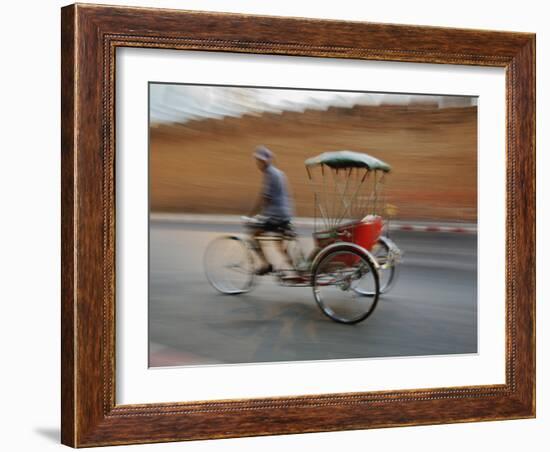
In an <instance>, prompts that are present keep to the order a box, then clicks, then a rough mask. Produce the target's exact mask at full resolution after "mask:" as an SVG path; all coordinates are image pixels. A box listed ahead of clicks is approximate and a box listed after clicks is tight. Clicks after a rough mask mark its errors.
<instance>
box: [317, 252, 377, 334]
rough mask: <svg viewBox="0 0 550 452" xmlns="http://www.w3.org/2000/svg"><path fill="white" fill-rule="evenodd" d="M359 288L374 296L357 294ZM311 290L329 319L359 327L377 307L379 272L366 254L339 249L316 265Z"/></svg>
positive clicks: (329, 253) (327, 254)
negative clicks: (356, 324)
mask: <svg viewBox="0 0 550 452" xmlns="http://www.w3.org/2000/svg"><path fill="white" fill-rule="evenodd" d="M358 284H361V285H362V286H363V287H368V288H369V291H372V292H373V294H374V295H373V296H369V297H364V296H362V295H361V294H359V293H357V291H356V290H355V287H356V286H357V285H358ZM312 287H313V296H314V298H315V301H316V302H317V304H318V306H319V307H320V308H321V310H322V311H323V313H324V314H325V315H326V316H327V317H329V318H330V319H332V320H334V321H335V322H339V323H346V324H354V323H359V322H361V321H363V320H365V319H366V318H367V317H369V316H370V315H371V314H372V313H373V312H374V309H375V308H376V305H377V303H378V295H379V288H380V286H379V279H378V270H377V269H376V266H375V265H374V264H373V262H371V260H370V259H369V258H368V256H367V255H366V254H365V253H362V252H360V251H359V250H356V249H354V248H351V247H349V246H346V245H342V246H338V247H336V248H334V249H333V250H331V251H329V252H327V253H326V255H324V256H322V257H321V258H320V260H319V262H318V263H316V264H315V266H314V268H313V272H312Z"/></svg>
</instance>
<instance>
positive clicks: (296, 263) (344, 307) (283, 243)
mask: <svg viewBox="0 0 550 452" xmlns="http://www.w3.org/2000/svg"><path fill="white" fill-rule="evenodd" d="M255 157H256V159H257V161H258V160H259V161H258V162H257V163H258V166H259V168H260V169H261V170H262V171H263V172H264V190H263V195H262V196H263V198H260V201H259V202H258V203H257V206H256V209H253V210H260V211H261V214H260V215H257V216H255V217H252V218H249V217H246V218H245V220H244V223H245V228H246V230H247V234H245V235H243V236H240V235H228V236H222V237H219V238H217V239H215V240H214V241H213V242H211V243H210V244H209V246H208V248H207V250H206V253H205V270H206V276H207V279H208V281H209V282H210V284H211V285H212V286H213V287H214V288H215V289H216V290H218V291H219V292H221V293H223V294H227V295H237V294H243V293H246V292H249V291H250V290H251V289H252V287H253V286H254V282H255V279H256V278H257V277H258V276H260V275H266V274H272V275H274V276H275V278H276V280H277V282H279V283H280V284H281V285H283V286H286V287H300V286H311V287H312V288H313V296H314V299H315V301H316V302H317V304H318V305H319V307H320V308H321V310H322V311H323V313H324V314H325V315H327V316H328V317H330V318H331V319H332V320H334V321H337V322H341V323H347V324H353V323H358V322H361V321H362V320H365V319H366V318H367V317H369V316H370V315H371V314H372V312H373V311H374V309H375V308H376V305H377V303H378V299H379V297H380V295H381V294H384V293H386V292H388V291H389V290H390V288H391V287H392V285H393V283H394V282H395V278H396V271H397V264H398V263H399V260H400V257H401V251H400V250H399V249H398V248H397V246H396V245H395V244H394V243H393V242H392V241H391V240H390V239H389V238H388V237H387V236H385V235H383V231H384V222H383V219H382V216H381V215H380V213H381V212H382V211H383V209H384V203H383V198H382V189H383V185H384V180H385V176H386V174H387V173H389V172H390V170H391V168H390V166H389V165H388V164H386V163H384V162H383V161H381V160H379V159H377V158H375V157H372V156H370V155H368V154H365V153H359V152H353V151H332V152H325V153H323V154H320V155H318V156H316V157H312V158H309V159H307V160H306V161H305V166H306V170H307V174H308V178H309V181H310V182H311V183H312V185H313V187H314V191H315V195H314V203H315V212H316V214H315V218H314V222H313V223H314V231H313V234H312V235H313V243H314V246H313V250H312V251H311V252H310V253H309V254H308V255H307V256H306V255H305V253H304V252H303V250H302V247H301V245H300V242H299V240H298V238H297V234H296V232H295V230H294V227H293V225H292V223H291V221H290V220H291V219H290V216H291V206H290V202H289V199H288V192H287V187H286V178H285V177H284V174H282V172H281V171H280V170H278V169H276V168H274V167H273V162H272V160H273V156H272V154H271V152H270V151H269V150H268V149H266V148H263V147H262V148H259V149H257V151H256V153H255ZM274 198H275V199H276V202H275V203H274V204H275V205H274V206H273V205H270V199H274ZM262 199H263V201H262ZM265 204H267V205H265ZM265 207H267V209H266V208H265ZM270 207H271V210H270V209H269V208H270ZM266 213H267V215H266ZM266 241H271V242H275V243H276V245H277V247H278V248H279V250H280V251H281V252H282V255H283V258H284V265H285V268H278V269H274V268H273V266H272V265H271V264H270V263H269V262H268V261H267V259H266V257H265V254H264V252H263V249H262V243H264V242H266Z"/></svg>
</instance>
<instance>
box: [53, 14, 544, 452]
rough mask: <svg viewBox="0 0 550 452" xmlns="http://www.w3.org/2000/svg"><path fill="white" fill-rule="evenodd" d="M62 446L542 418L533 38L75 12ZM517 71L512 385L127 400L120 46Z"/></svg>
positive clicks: (510, 100)
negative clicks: (118, 346) (122, 354)
mask: <svg viewBox="0 0 550 452" xmlns="http://www.w3.org/2000/svg"><path fill="white" fill-rule="evenodd" d="M61 34H62V68H61V72H62V144H61V146H62V149H61V154H62V168H61V169H62V300H61V301H62V331H61V333H62V346H61V353H62V354H61V356H62V361H61V362H62V365H61V377H62V378H61V385H62V404H61V406H62V429H61V438H62V442H63V443H64V444H66V445H70V446H73V447H85V446H100V445H112V444H131V443H148V442H161V441H180V440H195V439H208V438H227V437H238V436H254V435H274V434H285V433H300V432H320V431H335V430H349V429H365V428H376V427H390V426H404V425H423V424H441V423H451V422H469V421H485V420H499V419H520V418H530V417H534V416H535V35H533V34H529V33H509V32H494V31H482V30H465V29H449V28H436V27H420V26H408V25H387V24H374V23H359V22H340V21H329V20H314V19H298V18H280V17H265V16H247V15H239V14H219V13H204V12H188V11H176V10H162V9H147V8H126V7H109V6H94V5H79V4H76V5H71V6H67V7H64V8H63V9H62V26H61ZM118 47H147V48H163V49H183V50H202V51H204V50H208V51H219V52H237V53H255V54H273V55H298V56H314V57H329V58H353V59H366V60H384V61H395V62H420V63H439V64H461V65H474V66H496V67H503V68H505V69H506V113H507V115H506V116H507V119H506V138H507V140H506V193H507V200H506V383H505V384H502V385H488V386H471V387H450V388H425V389H415V390H400V391H379V392H362V393H346V394H324V395H323V394H321V395H316V396H297V397H273V398H264V399H243V400H220V401H209V402H178V401H174V402H173V403H160V404H147V405H117V404H116V403H115V366H116V362H115V315H116V312H115V287H116V286H115V284H116V279H115V246H114V245H115V177H116V175H115V171H114V168H115V166H114V159H115V133H114V131H115V123H114V118H115V105H114V99H115V97H114V86H115V65H116V58H115V50H116V49H117V48H118Z"/></svg>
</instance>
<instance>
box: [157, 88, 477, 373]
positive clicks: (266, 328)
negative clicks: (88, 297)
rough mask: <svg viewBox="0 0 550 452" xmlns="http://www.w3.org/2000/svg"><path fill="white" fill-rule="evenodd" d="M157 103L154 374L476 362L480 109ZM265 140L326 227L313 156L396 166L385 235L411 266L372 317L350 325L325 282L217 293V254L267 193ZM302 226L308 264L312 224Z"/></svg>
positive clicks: (233, 92)
mask: <svg viewBox="0 0 550 452" xmlns="http://www.w3.org/2000/svg"><path fill="white" fill-rule="evenodd" d="M149 105H150V167H149V171H150V206H151V215H150V217H149V220H150V221H149V238H150V248H149V263H150V265H149V365H150V366H151V367H158V366H178V365H204V364H219V363H226V364H235V363H255V362H280V361H297V360H299V361H304V360H318V359H354V358H368V357H392V356H423V355H445V354H464V353H476V352H477V230H476V225H475V223H476V221H477V214H476V211H477V205H476V200H477V98H475V97H453V96H432V95H430V96H427V95H408V94H382V93H355V92H353V93H352V92H335V91H333V92H331V91H314V90H292V89H265V88H236V87H222V86H192V85H174V84H150V104H149ZM259 144H263V145H266V146H268V147H269V148H270V149H272V150H273V151H274V153H275V155H276V162H275V163H276V165H277V166H278V167H280V168H281V169H282V170H283V171H284V172H285V173H286V175H287V177H288V180H289V184H290V190H291V194H292V197H293V200H294V206H295V211H296V212H295V215H296V216H297V217H312V216H314V193H313V187H312V186H310V184H309V180H308V175H307V172H306V170H305V167H304V160H305V159H306V158H308V157H312V156H315V155H318V154H320V153H321V152H324V151H329V150H341V149H348V150H354V151H359V152H366V153H369V154H372V155H374V156H375V157H378V158H380V159H382V160H384V161H386V162H387V163H388V164H390V165H391V166H392V172H391V173H390V175H389V176H386V177H385V179H386V180H385V190H386V197H385V198H386V201H387V202H388V203H389V204H391V209H388V211H389V210H391V211H392V212H393V215H394V216H393V218H394V219H395V220H396V221H394V222H392V223H391V225H389V227H388V228H387V230H386V232H385V234H387V235H389V236H390V237H391V239H392V240H394V241H395V243H397V245H398V246H399V247H400V248H401V250H402V251H403V252H404V259H403V261H402V263H401V264H400V266H399V278H398V281H397V283H396V284H395V287H394V288H393V289H392V291H391V292H390V293H389V294H386V295H384V296H383V300H382V301H381V302H380V303H379V304H378V306H377V308H376V312H375V313H374V314H373V315H372V316H371V317H370V318H369V319H368V320H366V321H365V322H362V323H360V324H357V325H354V326H353V327H349V326H347V325H341V324H337V323H335V322H333V321H331V320H329V319H327V318H326V317H325V316H324V315H323V314H322V313H321V311H320V310H319V309H318V307H317V306H316V304H315V302H314V300H313V296H312V292H311V288H310V287H302V288H283V287H281V286H280V285H278V284H277V282H276V281H275V279H274V278H272V277H263V278H259V280H258V287H256V288H255V290H254V291H253V292H251V293H249V294H245V295H242V296H235V297H224V296H222V295H219V294H218V293H217V292H216V291H215V290H214V289H213V288H212V287H211V286H210V285H209V283H208V282H207V280H206V278H205V275H204V269H203V261H204V253H205V250H206V249H207V247H208V246H209V244H210V243H211V242H212V241H213V240H215V239H216V238H218V237H220V236H222V235H227V234H231V235H233V234H242V233H243V228H242V226H241V224H240V223H241V222H240V219H239V215H243V214H246V213H247V212H248V211H249V209H250V208H251V206H252V204H253V203H254V201H255V200H256V198H257V196H258V193H259V191H260V186H261V173H260V172H259V171H258V170H257V168H256V165H255V161H254V158H253V157H252V153H253V151H254V149H255V147H256V146H258V145H259ZM329 180H330V178H329ZM317 188H318V187H317ZM365 213H366V212H365ZM385 216H386V218H387V214H386V215H385ZM397 220H399V221H397ZM295 225H296V227H297V231H298V233H299V242H300V244H301V245H302V247H303V249H304V251H305V253H306V255H307V254H308V253H309V251H310V250H311V249H312V248H313V241H312V239H311V234H312V232H313V222H308V221H298V219H296V221H295ZM268 245H269V244H268ZM266 248H267V249H266V250H265V251H266V254H268V257H269V259H270V261H271V262H272V263H273V264H274V265H275V267H276V268H277V267H281V265H282V264H281V262H280V255H279V256H277V253H276V252H275V251H276V250H274V249H273V246H271V247H269V246H267V245H266ZM279 254H280V253H279ZM221 258H223V256H221Z"/></svg>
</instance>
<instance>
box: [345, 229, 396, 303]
mask: <svg viewBox="0 0 550 452" xmlns="http://www.w3.org/2000/svg"><path fill="white" fill-rule="evenodd" d="M371 254H372V255H373V256H374V258H375V259H376V261H377V262H378V265H379V269H378V277H379V281H380V294H385V293H388V292H389V291H390V289H391V288H392V287H393V285H394V283H395V280H396V278H397V263H396V262H390V261H389V254H390V246H389V245H388V243H387V242H386V239H385V238H384V237H380V238H379V239H378V241H377V242H376V244H375V245H374V247H373V249H372V250H371ZM355 291H356V292H357V293H358V294H360V295H363V296H365V297H372V296H373V295H374V292H373V291H371V290H369V289H368V288H365V287H362V286H361V285H358V286H357V287H356V288H355Z"/></svg>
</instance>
